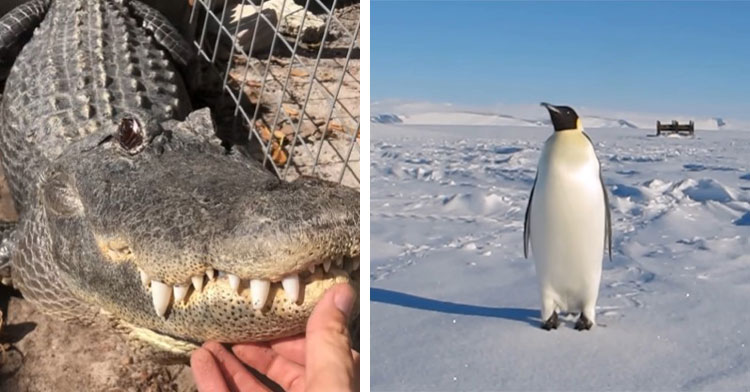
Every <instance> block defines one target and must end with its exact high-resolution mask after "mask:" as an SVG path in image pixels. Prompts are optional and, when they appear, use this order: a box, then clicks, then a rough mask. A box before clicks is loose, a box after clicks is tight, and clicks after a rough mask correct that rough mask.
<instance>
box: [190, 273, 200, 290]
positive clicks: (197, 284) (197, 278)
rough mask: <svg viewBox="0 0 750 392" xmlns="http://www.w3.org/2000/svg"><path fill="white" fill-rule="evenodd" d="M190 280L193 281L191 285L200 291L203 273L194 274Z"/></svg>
mask: <svg viewBox="0 0 750 392" xmlns="http://www.w3.org/2000/svg"><path fill="white" fill-rule="evenodd" d="M190 280H192V281H193V287H195V291H201V290H203V275H195V276H193V277H192V278H190Z"/></svg>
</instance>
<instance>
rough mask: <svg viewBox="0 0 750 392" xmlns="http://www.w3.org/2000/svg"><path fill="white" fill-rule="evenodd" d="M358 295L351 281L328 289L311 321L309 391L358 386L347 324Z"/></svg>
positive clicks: (307, 361) (308, 334)
mask: <svg viewBox="0 0 750 392" xmlns="http://www.w3.org/2000/svg"><path fill="white" fill-rule="evenodd" d="M354 300H355V294H354V290H353V289H352V287H351V286H350V285H348V284H338V285H336V286H334V287H332V288H331V289H329V290H328V292H326V294H325V295H324V296H323V299H321V300H320V302H319V303H318V304H317V305H316V306H315V309H314V310H313V312H312V315H310V319H309V320H308V322H307V330H306V339H307V345H306V348H305V364H306V367H307V369H306V379H305V385H306V386H307V389H308V390H321V391H333V390H336V391H343V390H351V389H354V385H353V384H354V378H355V374H354V371H355V369H354V361H353V358H352V353H351V342H350V341H349V330H348V329H347V323H348V321H349V315H350V314H351V309H352V306H353V304H354Z"/></svg>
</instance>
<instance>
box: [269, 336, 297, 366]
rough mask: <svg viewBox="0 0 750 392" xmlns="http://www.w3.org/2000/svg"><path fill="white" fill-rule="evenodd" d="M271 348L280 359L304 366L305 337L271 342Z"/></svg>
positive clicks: (293, 337)
mask: <svg viewBox="0 0 750 392" xmlns="http://www.w3.org/2000/svg"><path fill="white" fill-rule="evenodd" d="M271 348H272V349H273V351H276V352H277V353H279V355H281V356H282V357H284V358H286V359H288V360H290V361H294V362H296V363H298V364H300V365H303V366H304V365H305V335H297V336H291V337H288V338H284V339H279V340H275V341H273V342H271Z"/></svg>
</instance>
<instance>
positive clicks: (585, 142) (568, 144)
mask: <svg viewBox="0 0 750 392" xmlns="http://www.w3.org/2000/svg"><path fill="white" fill-rule="evenodd" d="M541 105H542V106H544V107H545V108H547V111H549V115H550V117H551V119H552V125H553V126H554V128H555V131H554V133H553V134H552V136H550V137H549V138H548V139H547V141H546V142H545V143H544V149H543V150H542V155H541V157H540V158H539V164H538V166H537V171H536V178H535V179H534V186H533V188H532V189H531V195H530V196H529V203H528V206H527V207H526V217H525V220H524V227H523V240H524V243H523V253H524V257H526V258H528V254H529V245H531V251H532V253H533V256H534V263H535V266H536V273H537V277H538V279H539V288H540V290H541V298H542V309H541V316H542V318H541V320H542V325H541V327H542V328H543V329H545V330H548V331H549V330H551V329H557V327H558V325H559V324H560V322H559V320H558V316H557V312H558V311H561V312H570V313H580V314H581V315H580V317H579V318H578V320H577V321H576V324H575V329H577V330H579V331H582V330H588V329H591V327H592V326H594V325H595V323H596V320H595V316H596V314H595V310H596V300H597V297H598V296H599V283H600V281H601V276H602V258H603V254H604V247H605V245H606V246H607V247H608V249H609V259H610V260H612V222H611V218H610V210H609V198H608V196H607V189H606V188H605V187H604V181H603V179H602V174H601V165H600V164H599V159H598V158H597V157H596V153H595V152H594V145H593V143H592V142H591V139H590V138H589V137H588V135H586V133H584V132H583V126H582V125H581V119H580V118H578V115H577V114H576V112H575V111H574V110H573V109H572V108H570V107H568V106H555V105H550V104H548V103H542V104H541Z"/></svg>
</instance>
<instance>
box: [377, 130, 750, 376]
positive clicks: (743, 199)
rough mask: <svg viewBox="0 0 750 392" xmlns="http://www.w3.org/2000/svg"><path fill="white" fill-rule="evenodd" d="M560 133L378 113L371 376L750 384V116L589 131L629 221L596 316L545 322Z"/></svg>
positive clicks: (622, 220)
mask: <svg viewBox="0 0 750 392" xmlns="http://www.w3.org/2000/svg"><path fill="white" fill-rule="evenodd" d="M584 125H585V123H584ZM550 133H551V129H549V128H548V127H498V126H494V127H456V126H407V125H379V124H373V125H372V142H371V188H370V189H371V255H372V260H371V276H370V282H371V285H372V289H371V300H372V303H371V319H372V325H371V350H372V356H371V364H372V366H371V385H372V390H378V391H384V390H387V391H390V390H425V391H427V390H429V391H433V390H618V391H623V390H748V388H750V132H741V131H722V132H698V133H697V135H696V137H695V138H694V139H693V138H680V137H658V138H657V137H650V136H648V135H649V133H653V131H644V130H637V129H590V130H589V131H588V134H589V135H590V136H591V138H592V139H593V141H594V143H595V146H596V150H597V153H598V155H599V158H600V160H601V162H602V166H603V170H604V178H605V182H606V185H607V188H608V190H609V191H610V193H611V204H612V212H613V230H614V254H613V261H612V262H610V261H604V260H603V263H604V272H603V277H602V284H601V291H600V296H599V302H598V306H597V322H598V324H599V326H598V327H596V328H594V329H593V330H592V331H588V332H578V331H576V330H574V329H573V323H574V319H573V318H572V317H568V318H566V319H565V320H566V321H565V322H564V323H563V324H562V325H561V326H560V328H559V329H558V330H557V331H552V332H547V331H544V330H542V329H540V328H539V310H538V309H539V294H538V286H537V282H536V276H535V274H534V263H533V260H531V259H529V260H525V259H524V258H523V246H522V232H523V216H524V211H525V208H526V203H527V198H528V194H529V191H530V189H531V186H532V183H533V179H534V173H535V170H536V163H537V159H538V157H539V153H540V148H541V146H542V143H543V141H544V140H545V139H546V138H547V137H548V136H549V134H550Z"/></svg>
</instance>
